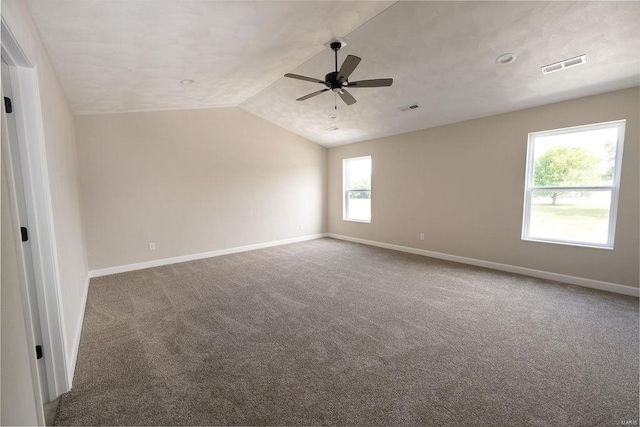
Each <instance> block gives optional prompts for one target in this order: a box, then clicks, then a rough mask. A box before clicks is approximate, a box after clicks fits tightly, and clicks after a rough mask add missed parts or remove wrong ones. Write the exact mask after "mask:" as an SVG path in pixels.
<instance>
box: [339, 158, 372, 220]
mask: <svg viewBox="0 0 640 427" xmlns="http://www.w3.org/2000/svg"><path fill="white" fill-rule="evenodd" d="M364 159H369V160H370V161H371V176H372V177H373V159H372V158H371V156H360V157H350V158H348V159H342V220H343V221H349V222H360V223H362V224H371V220H369V221H367V220H364V219H352V218H349V217H348V216H347V214H348V210H349V209H348V206H349V189H348V188H347V184H348V183H349V168H348V167H347V165H348V164H349V162H350V161H354V160H364ZM371 187H373V184H372V185H371ZM369 192H372V190H369ZM370 200H373V199H370ZM371 218H372V219H373V202H372V209H371Z"/></svg>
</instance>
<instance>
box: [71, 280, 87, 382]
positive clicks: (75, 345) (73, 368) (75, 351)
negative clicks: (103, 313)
mask: <svg viewBox="0 0 640 427" xmlns="http://www.w3.org/2000/svg"><path fill="white" fill-rule="evenodd" d="M89 278H90V276H89V277H87V283H86V284H85V287H84V295H83V296H82V307H81V308H80V321H79V322H78V326H77V327H76V340H75V342H74V343H73V348H72V351H73V353H72V354H71V357H70V358H69V359H68V360H69V364H68V365H67V384H69V390H71V387H72V386H73V375H74V374H75V371H76V362H77V360H78V350H79V349H80V335H81V334H82V324H83V322H84V312H85V310H86V308H87V297H88V296H89ZM69 390H67V391H69Z"/></svg>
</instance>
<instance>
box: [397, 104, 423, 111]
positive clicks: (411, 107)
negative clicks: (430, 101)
mask: <svg viewBox="0 0 640 427" xmlns="http://www.w3.org/2000/svg"><path fill="white" fill-rule="evenodd" d="M416 108H420V106H419V105H418V104H411V105H407V106H405V107H400V108H399V110H400V111H409V110H415V109H416Z"/></svg>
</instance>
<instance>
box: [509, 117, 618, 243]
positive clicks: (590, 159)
mask: <svg viewBox="0 0 640 427" xmlns="http://www.w3.org/2000/svg"><path fill="white" fill-rule="evenodd" d="M624 126H625V121H624V120H620V121H616V122H608V123H600V124H594V125H588V126H578V127H572V128H566V129H557V130H552V131H546V132H535V133H530V134H529V147H528V154H527V176H526V184H525V185H526V188H525V207H524V220H523V227H522V238H523V239H524V240H535V241H542V242H552V243H563V244H568V245H580V246H593V247H601V248H609V249H613V238H614V234H615V225H616V210H617V207H618V188H619V186H620V165H621V163H622V145H623V141H624Z"/></svg>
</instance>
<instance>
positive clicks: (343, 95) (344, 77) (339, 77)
mask: <svg viewBox="0 0 640 427" xmlns="http://www.w3.org/2000/svg"><path fill="white" fill-rule="evenodd" d="M342 46H343V44H342V42H340V41H333V42H331V44H330V45H329V47H330V48H331V50H333V52H334V55H335V68H336V70H335V71H332V72H330V73H329V74H327V75H326V76H325V77H324V81H323V80H320V79H316V78H313V77H306V76H301V75H298V74H291V73H287V74H285V75H284V76H285V77H289V78H291V79H298V80H304V81H307V82H312V83H320V84H322V85H324V86H326V88H325V89H320V90H318V91H315V92H312V93H310V94H308V95H305V96H302V97H300V98H298V99H296V101H304V100H307V99H309V98H313V97H314V96H316V95H320V94H321V93H323V92H327V91H329V90H331V91H333V92H335V93H336V94H338V95H339V96H340V99H342V101H344V103H345V104H347V105H353V104H355V103H356V102H357V101H356V99H355V98H354V97H353V95H351V94H350V93H349V92H347V88H352V87H356V88H357V87H385V86H391V85H392V84H393V79H389V78H387V79H374V80H360V81H356V82H350V81H349V76H350V75H351V73H353V71H354V70H355V69H356V67H357V66H358V64H359V63H360V61H361V59H360V58H359V57H357V56H355V55H347V57H346V59H345V60H344V62H343V63H342V66H341V67H340V69H339V70H338V51H339V50H340V48H341V47H342Z"/></svg>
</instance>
